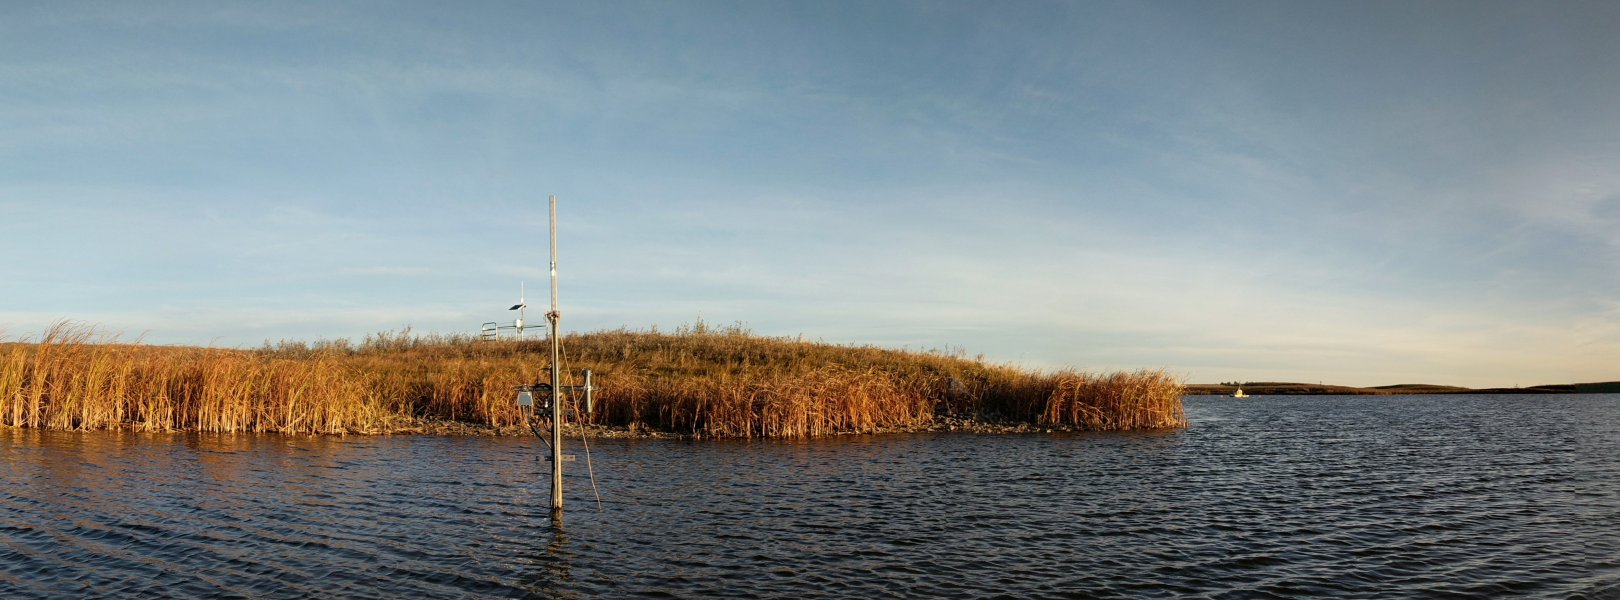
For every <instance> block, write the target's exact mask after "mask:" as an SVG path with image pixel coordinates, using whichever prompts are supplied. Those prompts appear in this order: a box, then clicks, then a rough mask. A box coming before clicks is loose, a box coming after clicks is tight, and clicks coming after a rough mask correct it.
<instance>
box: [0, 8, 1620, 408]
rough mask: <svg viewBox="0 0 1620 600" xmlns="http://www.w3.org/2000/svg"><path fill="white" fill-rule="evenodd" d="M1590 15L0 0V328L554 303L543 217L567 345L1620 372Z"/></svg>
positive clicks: (1618, 208)
mask: <svg viewBox="0 0 1620 600" xmlns="http://www.w3.org/2000/svg"><path fill="white" fill-rule="evenodd" d="M1617 29H1620V3H1615V2H1568V1H1549V2H1518V1H1510V2H1494V1H1472V0H1470V1H1464V2H1443V1H1423V0H1418V1H1398V2H1380V1H1354V2H1349V1H1346V2H1315V1H1308V0H1287V1H1278V2H1247V1H1244V2H1232V1H1223V0H1212V1H1199V2H1186V1H1176V2H1156V1H1131V2H1100V1H1099V2H1034V1H1020V0H1009V1H1005V2H982V1H966V2H955V1H944V0H940V1H929V2H903V1H885V2H868V1H844V0H818V1H815V2H773V1H764V0H745V1H738V2H710V1H680V2H674V1H651V2H614V1H604V2H577V3H551V2H531V1H521V2H501V1H495V0H487V1H480V2H468V3H448V2H360V1H340V2H176V3H171V2H163V1H150V2H135V3H131V2H73V1H64V2H45V3H36V2H12V1H6V0H0V256H3V257H4V259H3V260H0V339H5V340H11V341H16V340H27V339H38V337H39V336H40V335H41V334H42V333H43V332H44V331H45V330H46V328H48V327H49V326H50V325H51V324H52V323H54V322H57V321H60V320H63V319H69V320H74V321H79V322H82V323H86V324H89V325H91V326H94V327H95V328H96V330H97V331H98V332H100V333H101V335H104V336H107V337H108V338H116V339H120V340H123V341H130V340H141V341H143V342H144V343H150V344H186V345H213V346H220V347H256V346H259V345H262V344H263V343H265V342H266V341H267V340H269V341H276V340H311V341H312V340H320V339H328V340H330V339H339V338H348V339H352V340H359V339H362V338H364V337H365V336H366V335H368V334H372V333H376V332H384V331H399V330H401V329H403V328H406V327H409V328H410V329H411V331H413V332H415V333H475V332H477V331H478V329H479V327H480V324H481V323H483V322H486V321H509V320H510V319H511V318H513V316H514V315H513V313H510V312H508V311H507V310H506V308H507V307H508V306H510V305H511V304H513V303H515V302H516V301H517V300H518V296H519V291H520V286H526V289H527V294H526V296H525V299H526V300H527V301H528V303H529V304H531V305H534V306H542V305H545V304H546V303H547V296H548V291H547V287H548V282H547V277H548V270H547V260H548V258H547V237H546V236H547V231H546V228H547V197H548V196H550V195H553V194H554V195H556V196H557V197H558V220H559V224H558V228H559V234H558V235H559V239H558V244H559V256H558V263H559V277H560V280H561V282H560V286H561V298H560V302H561V307H562V315H563V318H562V326H563V330H564V331H592V330H600V329H615V328H620V327H626V328H630V329H647V328H649V327H653V326H657V327H659V328H660V329H661V330H671V329H674V328H676V327H679V326H682V325H685V324H691V323H695V322H697V321H698V320H699V319H701V320H702V321H704V322H706V323H709V324H712V325H722V326H725V325H733V324H741V325H742V326H744V327H746V328H748V329H750V330H752V331H753V332H754V333H756V334H760V335H767V336H790V337H801V336H802V337H803V338H805V339H810V340H820V341H826V342H830V343H838V344H863V345H864V344H872V345H879V346H885V347H892V348H901V349H910V350H939V351H946V352H955V353H965V354H966V355H968V356H981V355H982V356H983V357H984V358H985V359H987V360H990V361H994V362H1000V363H1012V364H1017V365H1021V366H1025V367H1029V368H1034V369H1041V370H1048V371H1050V370H1056V369H1064V368H1077V369H1083V370H1090V371H1109V370H1115V369H1138V368H1147V369H1165V370H1167V371H1169V372H1170V373H1172V374H1174V375H1177V376H1179V377H1182V378H1183V379H1184V380H1185V381H1188V382H1190V383H1212V382H1220V381H1306V382H1317V381H1322V382H1326V383H1337V384H1345V385H1383V384H1395V383H1436V384H1449V385H1463V386H1470V387H1489V386H1515V385H1523V386H1529V385H1536V384H1545V383H1562V382H1583V381H1611V380H1617V379H1620V109H1617V107H1620V36H1617V35H1614V32H1615V31H1616V30H1617ZM540 312H542V311H539V310H536V311H533V312H530V313H529V320H530V321H531V322H536V321H539V320H540V317H539V313H540ZM530 331H531V333H533V332H534V330H532V329H531V330H530Z"/></svg>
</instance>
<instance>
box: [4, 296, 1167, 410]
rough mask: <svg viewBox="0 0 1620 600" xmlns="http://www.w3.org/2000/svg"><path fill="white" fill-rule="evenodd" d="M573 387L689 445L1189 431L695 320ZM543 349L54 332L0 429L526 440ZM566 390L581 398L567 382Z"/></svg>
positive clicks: (944, 371)
mask: <svg viewBox="0 0 1620 600" xmlns="http://www.w3.org/2000/svg"><path fill="white" fill-rule="evenodd" d="M563 348H564V367H565V370H566V372H569V373H577V372H578V370H579V369H592V370H593V371H594V372H595V374H596V382H597V386H598V390H597V392H596V394H595V400H596V401H595V404H596V407H595V408H596V410H595V412H594V413H592V414H585V415H582V417H581V419H582V420H583V422H584V423H586V424H587V425H591V426H600V427H614V428H620V429H629V430H631V431H647V432H666V433H673V434H678V435H685V436H693V437H808V436H819V435H828V434H837V433H863V432H882V431H904V430H914V429H921V428H926V427H929V426H930V425H931V424H937V423H940V422H943V421H946V420H952V421H961V422H971V423H990V424H1006V423H1018V424H1027V425H1029V426H1032V427H1038V428H1049V429H1073V430H1124V429H1144V428H1169V427H1182V426H1185V425H1186V418H1185V416H1184V415H1183V412H1182V404H1181V396H1182V385H1181V383H1180V382H1179V381H1177V380H1176V379H1175V378H1173V377H1171V376H1169V375H1168V374H1166V373H1164V372H1162V371H1135V372H1115V373H1105V374H1090V373H1084V372H1080V371H1073V370H1065V371H1058V372H1053V373H1043V372H1034V371H1029V370H1024V369H1019V368H1016V367H1013V366H1008V365H998V364H991V363H988V362H985V361H983V360H977V359H970V358H967V357H965V356H962V355H960V354H959V353H947V352H907V351H899V350H893V349H885V348H878V347H871V346H845V345H834V344H828V343H822V342H809V341H803V340H799V339H790V338H769V337H760V336H755V335H752V334H751V333H750V332H749V331H747V330H746V329H744V328H742V327H741V326H733V327H725V328H714V327H711V326H708V325H706V324H704V323H702V322H699V323H697V324H695V325H689V326H683V327H681V328H678V329H676V330H675V331H673V332H659V331H658V330H656V329H653V330H646V331H633V330H625V329H620V330H614V331H601V332H594V333H582V334H571V335H567V336H565V337H564V338H563ZM548 351H549V348H548V346H547V344H546V343H544V342H541V341H537V340H498V341H486V340H479V339H477V338H474V337H471V336H444V335H425V336H424V335H413V334H411V333H410V332H409V331H403V332H397V333H381V334H376V335H372V336H368V337H367V338H366V339H365V340H363V341H361V342H358V343H354V342H350V341H347V340H336V341H321V342H315V343H306V342H292V341H283V342H279V343H266V344H265V345H264V346H263V347H261V348H257V349H245V350H244V349H224V348H199V347H174V346H155V345H146V344H140V343H122V342H120V341H118V339H117V338H116V337H110V336H104V335H99V334H97V333H96V332H95V331H94V330H93V329H92V328H90V327H87V326H83V325H75V324H72V323H61V324H58V325H56V326H54V327H52V328H51V329H50V330H49V331H47V332H46V333H45V334H44V335H43V336H42V337H40V338H39V339H37V340H30V339H24V340H20V341H13V342H7V343H0V424H4V425H9V426H14V427H32V428H49V429H64V430H87V429H115V428H127V429H135V430H152V431H167V430H196V431H210V432H238V431H251V432H282V433H398V432H412V431H424V430H432V428H431V427H428V428H424V425H423V424H424V423H451V424H461V425H469V426H476V427H477V428H480V429H481V430H487V431H497V432H498V431H505V430H510V431H519V430H523V431H526V430H527V428H526V427H523V425H525V421H524V419H526V418H528V417H526V415H525V413H523V412H521V411H519V409H518V408H517V406H515V403H514V401H513V397H514V392H513V389H512V388H513V386H515V385H518V384H521V383H532V382H535V381H539V380H541V379H543V375H542V374H543V373H545V372H548V369H549V366H548V365H547V364H546V358H545V357H546V356H547V355H548ZM563 383H565V384H569V383H578V382H569V381H564V382H563Z"/></svg>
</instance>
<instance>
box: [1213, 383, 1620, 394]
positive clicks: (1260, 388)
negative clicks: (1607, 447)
mask: <svg viewBox="0 0 1620 600" xmlns="http://www.w3.org/2000/svg"><path fill="white" fill-rule="evenodd" d="M1238 387H1240V386H1237V385H1230V384H1224V383H1191V384H1187V385H1186V391H1185V393H1186V395H1188V396H1230V395H1232V394H1233V393H1234V392H1236V391H1237V389H1238ZM1241 387H1242V388H1243V393H1245V394H1248V395H1250V396H1310V395H1337V396H1396V395H1412V394H1620V381H1609V382H1602V383H1561V384H1551V385H1537V386H1531V387H1513V388H1479V389H1475V388H1465V387H1457V386H1450V385H1429V384H1421V383H1403V384H1397V385H1381V386H1377V387H1352V386H1344V385H1325V384H1314V383H1286V382H1274V381H1256V382H1246V383H1244V384H1242V386H1241Z"/></svg>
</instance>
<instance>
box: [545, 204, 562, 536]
mask: <svg viewBox="0 0 1620 600" xmlns="http://www.w3.org/2000/svg"><path fill="white" fill-rule="evenodd" d="M560 320H562V313H561V312H558V311H557V196H555V195H553V196H552V197H551V312H548V313H546V321H547V322H548V323H550V324H551V511H552V513H553V514H556V515H560V514H562V509H563V465H562V464H563V437H562V418H563V409H562V341H561V338H559V337H558V334H557V322H558V321H560Z"/></svg>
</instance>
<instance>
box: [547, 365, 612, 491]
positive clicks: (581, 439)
mask: <svg viewBox="0 0 1620 600" xmlns="http://www.w3.org/2000/svg"><path fill="white" fill-rule="evenodd" d="M557 348H558V352H559V353H561V354H562V361H563V365H565V366H566V365H567V364H568V346H566V345H564V344H563V343H562V339H561V338H558V340H557ZM562 372H563V373H571V371H568V370H566V369H565V370H563V371H562ZM568 378H569V381H570V382H571V381H572V380H573V376H572V375H569V376H568ZM568 398H569V401H570V402H573V403H574V414H575V415H576V416H577V415H579V414H580V412H579V401H578V400H574V397H573V396H572V395H570V396H569V397H568ZM576 420H577V421H579V442H580V444H581V445H583V446H585V472H587V473H589V474H590V476H591V493H592V494H595V495H596V511H597V512H602V491H601V490H599V489H597V488H596V467H595V466H594V465H593V464H592V463H591V442H590V441H589V440H587V439H586V436H585V433H586V432H585V419H584V418H579V419H576ZM547 444H550V442H547Z"/></svg>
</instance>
